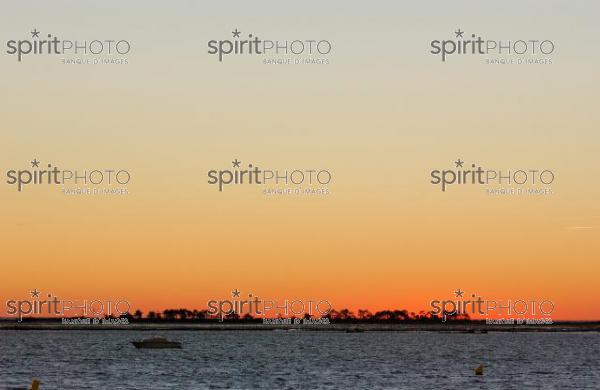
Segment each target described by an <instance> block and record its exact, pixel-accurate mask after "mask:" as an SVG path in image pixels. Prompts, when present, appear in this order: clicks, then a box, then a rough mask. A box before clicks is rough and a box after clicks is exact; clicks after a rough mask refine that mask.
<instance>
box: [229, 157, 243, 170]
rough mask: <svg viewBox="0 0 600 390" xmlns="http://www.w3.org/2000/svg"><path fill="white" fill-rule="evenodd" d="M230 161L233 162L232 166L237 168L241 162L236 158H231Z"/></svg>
mask: <svg viewBox="0 0 600 390" xmlns="http://www.w3.org/2000/svg"><path fill="white" fill-rule="evenodd" d="M231 163H232V164H233V167H234V168H239V167H240V164H241V163H242V162H241V161H239V160H238V159H237V158H236V159H235V160H233V161H232V162H231Z"/></svg>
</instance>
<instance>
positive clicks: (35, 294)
mask: <svg viewBox="0 0 600 390" xmlns="http://www.w3.org/2000/svg"><path fill="white" fill-rule="evenodd" d="M30 292H31V297H32V298H39V296H40V292H41V291H38V289H37V288H34V289H33V290H31V291H30Z"/></svg>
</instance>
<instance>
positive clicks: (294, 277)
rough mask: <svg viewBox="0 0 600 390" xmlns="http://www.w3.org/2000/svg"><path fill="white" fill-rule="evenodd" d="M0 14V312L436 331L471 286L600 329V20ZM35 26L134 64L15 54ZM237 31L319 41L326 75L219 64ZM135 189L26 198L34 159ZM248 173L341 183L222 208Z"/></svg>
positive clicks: (550, 10)
mask: <svg viewBox="0 0 600 390" xmlns="http://www.w3.org/2000/svg"><path fill="white" fill-rule="evenodd" d="M2 11H3V12H2V13H1V14H0V44H1V45H2V48H3V49H2V53H1V54H0V67H1V68H2V70H3V72H2V76H0V91H1V92H0V118H2V126H1V130H0V147H1V148H2V152H1V153H0V168H1V173H2V177H3V180H2V185H0V205H1V206H0V210H1V215H2V218H1V220H0V232H1V233H2V237H3V239H2V245H0V262H1V265H2V273H1V276H0V286H1V287H0V300H1V301H2V302H4V301H5V300H6V299H16V298H19V297H26V296H27V291H29V290H31V289H33V288H37V289H38V290H41V291H43V292H52V293H53V294H54V295H58V296H60V297H63V298H67V297H69V298H72V299H74V298H85V297H94V298H109V297H124V298H125V299H128V300H129V301H131V302H132V305H133V306H134V307H139V308H142V309H143V310H144V311H147V310H150V309H153V310H160V309H164V308H167V307H188V308H201V307H205V304H206V301H207V300H209V299H218V298H226V297H228V296H230V295H229V291H230V290H232V289H234V288H238V289H239V290H241V291H243V292H250V291H251V292H253V293H255V294H257V295H259V296H261V297H265V298H267V297H270V298H280V299H283V298H289V299H293V298H318V299H327V300H329V301H331V302H332V303H333V305H334V306H335V307H336V308H342V307H349V308H352V309H357V308H362V307H366V308H369V309H371V310H378V309H384V308H406V309H409V310H423V309H427V307H428V302H429V301H430V300H432V299H447V298H451V297H452V294H451V291H452V290H454V289H456V288H461V289H462V290H465V291H467V292H468V293H471V292H476V293H478V294H479V295H481V296H484V297H485V298H489V299H499V300H501V299H511V298H512V299H517V298H528V299H550V300H553V301H554V302H555V303H556V311H555V314H554V315H553V318H555V319H600V308H599V306H598V304H597V302H596V297H597V296H599V295H600V286H599V285H598V283H597V278H598V274H599V272H600V265H599V263H598V259H600V239H599V235H600V206H599V205H598V199H599V196H600V184H599V179H600V153H598V151H599V147H600V135H599V133H598V131H597V130H598V129H597V125H598V123H599V119H600V113H599V111H598V109H597V107H598V102H599V91H600V89H599V87H600V76H599V73H598V71H597V69H598V61H599V60H600V54H599V52H598V50H597V49H596V47H597V44H598V37H599V36H600V25H598V23H597V20H596V19H597V17H596V16H597V14H598V11H599V9H598V4H597V3H596V2H592V1H585V2H584V1H581V2H576V3H566V2H554V1H551V2H545V3H543V4H542V3H539V2H531V1H526V2H522V1H519V2H517V1H513V2H502V4H494V5H489V4H483V3H481V2H477V1H455V2H452V3H445V2H444V3H442V2H440V4H438V5H432V4H429V3H427V4H421V3H417V2H395V1H394V2H392V1H381V2H377V3H375V4H372V3H364V4H363V5H357V4H355V3H352V4H350V3H349V2H343V1H334V2H328V3H327V4H322V3H321V2H318V1H305V2H302V4H301V5H300V4H298V5H292V4H286V6H285V8H283V7H282V5H281V3H280V2H277V1H265V2H260V3H257V2H252V3H249V2H243V1H239V2H227V4H219V3H215V2H211V3H210V4H200V3H199V2H195V1H179V2H175V3H172V2H169V3H166V2H156V1H144V2H141V1H137V2H130V3H128V4H122V3H121V2H117V1H105V2H102V3H98V2H89V1H87V2H86V1H84V2H82V1H68V2H67V1H56V2H53V4H52V5H50V4H41V3H40V4H21V3H16V2H13V3H11V4H10V5H5V6H4V8H3V10H2ZM34 28H37V29H38V30H40V31H41V32H42V33H46V32H51V33H52V34H54V35H56V36H59V37H61V38H68V39H94V38H102V39H111V38H118V39H127V40H128V41H130V42H131V43H132V51H131V53H130V55H129V56H128V57H129V64H127V65H121V66H119V65H113V66H108V65H105V66H77V65H71V66H70V65H63V64H61V63H60V61H59V60H58V59H57V58H55V57H40V58H37V57H35V58H33V57H31V58H30V57H27V58H25V59H24V60H23V61H22V62H21V63H17V61H16V59H15V58H14V57H13V56H9V55H6V54H5V50H6V41H7V40H10V39H24V38H26V37H27V36H28V32H29V31H31V30H33V29H34ZM235 28H238V29H239V30H241V31H242V32H244V33H250V32H251V33H254V34H256V35H258V36H260V37H265V38H269V39H281V40H283V39H294V38H299V39H327V40H329V41H331V42H332V44H333V51H332V54H331V55H330V56H329V59H330V62H331V63H330V64H329V65H305V66H267V65H263V64H261V62H260V59H257V58H256V57H235V58H226V59H225V60H224V61H223V62H222V63H219V62H218V61H217V60H216V58H215V57H214V56H210V55H208V54H207V53H206V51H207V46H206V45H207V41H208V40H211V39H229V37H231V35H230V34H231V33H230V31H232V30H233V29H235ZM458 28H461V29H462V30H464V31H465V32H466V33H467V34H471V33H477V34H480V35H482V36H483V37H484V38H485V39H506V40H509V39H520V38H529V39H551V40H553V41H554V42H555V44H556V50H555V53H554V54H553V56H552V58H553V64H552V65H540V66H534V65H528V66H518V65H511V66H502V65H486V64H484V63H483V60H482V59H481V58H476V57H459V58H452V59H450V60H448V61H446V62H445V63H442V62H441V61H440V59H439V57H437V56H433V55H431V54H429V42H430V41H431V40H434V39H450V38H451V37H452V35H453V34H452V32H453V31H454V30H456V29H458ZM34 158H37V159H38V160H40V161H42V163H47V162H51V163H52V164H54V165H57V166H59V167H61V168H65V169H69V168H75V169H76V168H79V169H84V168H86V167H122V168H125V169H127V170H129V171H131V172H132V173H133V180H132V183H131V184H130V185H129V191H130V194H129V195H128V196H124V197H111V198H100V199H98V198H89V197H75V198H73V197H68V196H65V195H63V194H61V193H60V191H58V190H57V189H56V188H55V187H37V188H29V189H27V190H26V191H23V192H22V193H18V192H16V191H15V189H14V187H12V186H9V185H6V184H4V182H5V181H6V180H5V177H6V176H5V172H6V171H7V170H10V169H24V168H26V167H27V164H28V162H29V161H30V160H32V159H34ZM234 158H238V159H240V160H242V161H243V162H244V163H250V162H251V163H255V164H257V165H259V166H263V167H270V168H281V169H284V168H288V167H306V168H309V167H319V168H326V169H329V170H330V171H332V172H333V175H334V179H333V181H334V182H333V184H332V185H331V186H330V189H331V194H330V195H329V196H327V197H310V198H302V199H297V198H285V197H280V198H268V197H265V196H263V195H262V194H261V193H260V191H259V190H257V189H256V188H252V187H238V188H231V189H228V190H226V191H225V192H223V193H219V192H218V191H216V189H215V188H214V187H213V186H209V185H207V183H206V181H207V177H206V174H207V171H208V170H210V169H225V168H227V167H230V161H231V160H233V159H234ZM457 158H462V159H463V160H465V161H466V162H467V163H469V164H470V163H477V164H480V165H482V166H484V167H485V168H497V169H511V168H513V169H515V168H522V167H524V168H546V169H551V170H552V171H553V172H555V173H556V181H555V183H554V185H553V191H554V194H553V195H552V196H548V197H538V198H534V197H501V198H492V197H489V196H487V195H486V194H485V193H484V192H483V190H482V189H479V188H475V187H465V188H456V189H452V190H451V191H448V192H446V193H442V192H441V191H439V189H438V188H437V187H435V186H432V185H431V184H429V172H430V171H431V170H432V169H448V168H450V167H451V164H452V161H454V160H456V159H457Z"/></svg>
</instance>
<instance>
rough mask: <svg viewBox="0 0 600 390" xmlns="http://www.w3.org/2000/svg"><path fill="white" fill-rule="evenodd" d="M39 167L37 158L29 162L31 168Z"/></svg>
mask: <svg viewBox="0 0 600 390" xmlns="http://www.w3.org/2000/svg"><path fill="white" fill-rule="evenodd" d="M39 165H40V162H39V161H38V160H37V158H34V159H33V161H32V162H31V167H32V168H37V167H38V166H39Z"/></svg>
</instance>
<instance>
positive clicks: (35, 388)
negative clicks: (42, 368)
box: [31, 379, 40, 390]
mask: <svg viewBox="0 0 600 390" xmlns="http://www.w3.org/2000/svg"><path fill="white" fill-rule="evenodd" d="M39 388H40V381H39V380H37V379H34V380H33V382H31V390H39Z"/></svg>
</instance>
